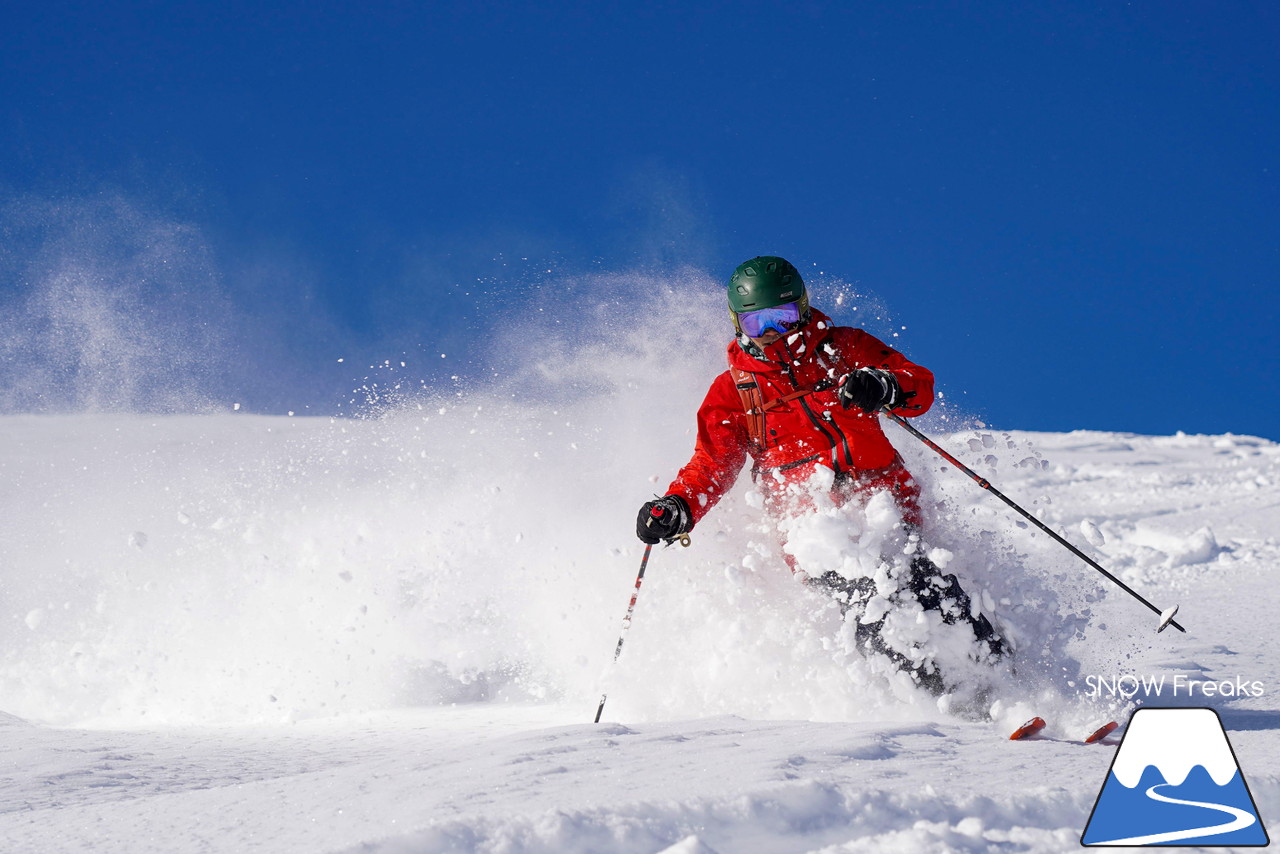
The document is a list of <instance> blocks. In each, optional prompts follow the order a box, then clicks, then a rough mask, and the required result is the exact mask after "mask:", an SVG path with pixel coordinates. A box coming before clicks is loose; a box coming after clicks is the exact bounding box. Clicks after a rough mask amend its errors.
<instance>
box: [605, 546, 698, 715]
mask: <svg viewBox="0 0 1280 854" xmlns="http://www.w3.org/2000/svg"><path fill="white" fill-rule="evenodd" d="M676 542H678V543H680V545H682V546H684V547H685V548H688V547H689V535H688V534H681V535H680V536H678V537H672V538H671V539H669V540H667V545H671V544H672V543H676ZM651 551H653V544H652V543H650V544H649V545H646V546H645V547H644V557H642V558H641V559H640V572H639V573H637V575H636V589H635V592H633V593H632V594H631V602H630V604H628V605H627V615H626V616H625V617H623V618H622V632H621V634H619V635H618V646H617V647H616V648H615V649H614V650H613V661H612V662H610V666H613V665H614V664H617V662H618V656H620V655H622V642H623V641H624V640H625V639H626V637H627V629H629V628H631V615H632V613H634V612H635V610H636V599H638V598H639V597H640V583H641V582H643V581H644V568H645V567H646V566H648V565H649V552H651ZM607 699H609V692H608V691H605V692H604V693H602V694H601V695H600V705H599V706H598V707H596V719H595V723H600V716H601V715H602V714H604V701H605V700H607Z"/></svg>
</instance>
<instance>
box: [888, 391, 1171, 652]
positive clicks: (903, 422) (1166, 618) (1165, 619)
mask: <svg viewBox="0 0 1280 854" xmlns="http://www.w3.org/2000/svg"><path fill="white" fill-rule="evenodd" d="M880 411H881V412H882V413H884V414H885V415H887V416H889V417H890V418H892V419H893V420H894V421H896V422H897V423H898V426H900V427H902V428H903V429H904V430H906V431H907V432H908V433H910V434H911V435H912V436H915V437H916V438H917V439H919V440H920V441H921V442H924V443H925V444H926V445H928V446H929V448H931V449H932V450H933V451H934V452H935V453H937V454H938V456H940V457H942V458H943V459H944V460H946V461H947V462H949V463H951V464H952V465H953V466H955V467H956V468H958V469H960V471H962V472H964V473H965V474H967V475H968V476H969V477H971V478H973V481H974V482H975V483H977V484H978V486H981V487H982V488H983V489H985V490H987V491H988V492H990V493H991V494H992V495H994V496H995V497H996V498H999V499H1000V500H1001V501H1003V502H1004V503H1005V504H1008V505H1009V506H1010V507H1012V508H1013V509H1014V510H1016V511H1018V512H1019V513H1021V514H1022V516H1023V517H1024V518H1025V519H1026V520H1027V521H1028V522H1030V523H1031V524H1033V525H1035V526H1036V527H1037V528H1039V529H1040V530H1042V531H1044V532H1045V533H1046V534H1048V535H1049V536H1050V537H1053V538H1054V539H1055V540H1057V541H1058V542H1059V543H1061V544H1062V545H1064V546H1066V547H1067V548H1068V549H1069V550H1070V551H1071V553H1072V554H1074V555H1075V556H1076V557H1078V558H1080V559H1081V560H1082V561H1084V562H1085V563H1087V564H1089V566H1091V567H1093V568H1094V569H1096V570H1098V572H1101V573H1102V574H1103V575H1105V576H1106V577H1107V578H1109V579H1111V580H1112V581H1113V582H1115V583H1116V585H1117V586H1119V588H1120V589H1121V590H1123V591H1124V592H1125V593H1128V594H1129V595H1130V596H1132V597H1133V598H1134V599H1137V600H1138V601H1139V602H1141V603H1142V604H1143V605H1146V606H1147V607H1148V608H1150V609H1151V610H1152V611H1154V612H1155V613H1157V614H1159V615H1160V627H1159V628H1157V629H1156V633H1157V634H1158V633H1160V632H1162V631H1164V630H1165V628H1166V627H1168V626H1173V627H1174V628H1175V629H1177V630H1178V631H1180V632H1185V631H1186V629H1184V628H1183V627H1182V626H1180V625H1178V623H1177V621H1176V620H1174V619H1173V617H1174V615H1175V614H1177V612H1178V606H1177V605H1175V606H1173V607H1172V608H1170V609H1169V610H1167V611H1161V610H1160V609H1159V608H1157V607H1156V606H1155V605H1152V604H1151V603H1150V602H1148V601H1147V600H1146V599H1144V598H1143V597H1142V595H1141V594H1139V593H1138V592H1137V591H1136V590H1134V589H1133V588H1131V587H1130V586H1129V585H1127V584H1125V583H1124V582H1123V581H1121V580H1120V579H1118V578H1116V577H1115V576H1114V575H1112V574H1111V573H1109V572H1107V571H1106V570H1105V569H1104V568H1103V567H1102V565H1101V564H1099V563H1098V562H1097V561H1095V560H1093V559H1092V558H1091V557H1089V556H1088V555H1087V554H1085V553H1084V552H1082V551H1080V550H1079V549H1078V548H1076V547H1075V546H1073V545H1071V543H1069V542H1067V541H1066V540H1065V539H1063V538H1062V537H1061V536H1059V535H1058V533H1057V532H1056V531H1054V530H1053V529H1051V528H1050V527H1049V526H1048V525H1046V524H1044V523H1043V522H1041V521H1040V520H1039V519H1037V518H1036V517H1035V516H1032V515H1031V514H1030V513H1028V512H1027V511H1026V510H1023V509H1022V508H1021V507H1019V506H1018V505H1017V504H1015V503H1014V502H1013V501H1012V499H1010V498H1009V497H1008V496H1007V495H1005V494H1004V493H1003V492H1001V491H1000V490H998V489H996V488H995V487H994V486H992V485H991V482H990V481H988V480H987V479H986V478H984V477H982V476H981V475H979V474H978V473H977V472H975V471H974V470H973V469H971V468H969V467H968V466H966V465H965V464H964V463H962V462H960V461H959V460H957V459H956V458H955V457H953V456H951V454H949V453H947V452H946V450H944V449H943V448H942V446H940V445H939V444H938V443H937V442H934V441H933V440H932V439H930V438H929V437H928V436H926V435H925V434H923V433H921V432H920V431H919V430H917V429H916V428H915V427H913V426H911V424H909V423H908V422H907V419H905V418H903V417H902V416H901V415H895V414H894V413H892V412H890V411H889V410H887V409H882V410H880Z"/></svg>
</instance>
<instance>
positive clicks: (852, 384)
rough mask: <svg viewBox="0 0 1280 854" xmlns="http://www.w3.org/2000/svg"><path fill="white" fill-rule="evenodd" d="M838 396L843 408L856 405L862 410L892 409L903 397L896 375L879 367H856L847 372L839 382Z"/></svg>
mask: <svg viewBox="0 0 1280 854" xmlns="http://www.w3.org/2000/svg"><path fill="white" fill-rule="evenodd" d="M839 397H840V405H841V406H843V407H844V408H845V409H848V408H849V407H850V406H856V407H858V408H859V409H861V410H862V411H863V412H875V411H876V410H878V409H881V408H883V407H888V408H889V409H893V408H894V407H895V406H897V405H898V404H900V403H902V401H903V400H904V399H905V398H904V396H903V394H902V386H900V385H898V379H897V377H895V376H894V375H893V374H891V373H889V372H888V371H882V370H880V369H879V368H858V369H857V370H856V371H854V372H853V373H851V374H849V376H847V377H845V379H844V382H843V383H841V384H840V392H839Z"/></svg>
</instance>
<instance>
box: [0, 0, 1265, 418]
mask: <svg viewBox="0 0 1280 854" xmlns="http://www.w3.org/2000/svg"><path fill="white" fill-rule="evenodd" d="M0 23H2V24H3V25H2V26H0V193H3V194H4V199H5V200H6V208H5V211H6V213H5V219H4V220H0V229H3V232H2V233H3V236H4V237H5V243H6V249H5V251H4V252H3V253H0V271H2V272H3V273H4V274H5V281H3V282H0V286H2V287H3V288H4V299H5V300H6V301H7V303H8V304H15V303H14V301H15V300H19V299H22V298H24V296H26V295H27V294H26V292H27V291H29V290H30V288H32V287H33V282H34V281H36V280H38V279H39V278H40V271H41V270H47V269H48V268H49V266H50V265H51V264H53V263H54V260H52V259H56V257H58V253H60V252H61V253H71V254H75V253H77V252H81V253H84V252H89V251H90V249H87V248H85V247H86V246H88V245H90V244H92V245H93V246H94V247H96V248H93V249H92V251H94V252H98V253H106V254H107V255H110V254H111V253H112V252H113V251H114V252H117V253H119V254H121V255H125V254H128V253H130V252H135V253H136V251H138V247H139V246H144V245H150V241H151V240H152V238H151V237H147V236H145V235H143V234H142V233H141V231H142V230H145V228H144V226H142V225H139V223H140V222H142V223H151V224H152V225H154V223H156V222H166V223H181V224H185V225H187V226H190V228H192V229H194V230H195V231H196V232H197V233H198V235H199V239H198V240H192V241H188V242H186V243H183V242H182V241H181V240H180V241H179V244H180V245H181V246H183V247H185V249H184V257H185V259H186V260H185V261H184V263H186V264H188V265H191V269H195V270H198V271H201V272H198V273H194V274H192V273H189V274H188V275H186V276H184V277H179V278H178V279H174V280H165V279H163V277H160V278H158V279H156V280H155V284H154V288H155V289H157V292H156V293H152V294H151V295H150V296H151V298H154V300H156V301H158V302H162V303H166V304H172V305H181V304H182V300H183V297H182V296H181V295H175V294H174V293H172V291H174V290H183V289H187V290H190V291H191V292H192V293H191V294H188V295H187V296H186V299H188V302H189V303H192V304H188V305H187V306H186V308H185V309H182V308H179V309H175V310H177V311H183V310H185V311H188V312H194V315H193V316H195V315H199V313H200V311H205V310H207V303H209V302H210V300H208V299H204V300H201V299H200V294H201V293H212V292H213V291H207V292H202V291H201V290H200V289H201V287H202V285H199V284H198V283H197V284H194V285H193V284H192V283H191V278H192V276H194V277H195V278H196V279H200V278H201V276H205V275H206V274H207V275H208V276H212V277H214V278H216V279H217V282H218V286H217V289H216V290H217V295H218V297H217V300H216V301H220V304H221V302H225V303H226V306H225V308H226V310H227V311H234V312H235V313H237V316H241V317H254V318H256V320H255V321H254V322H252V323H241V324H239V325H238V327H237V328H238V329H239V330H240V334H241V335H242V336H243V340H241V341H240V342H239V345H238V346H239V347H240V350H239V352H240V354H241V358H240V359H238V360H232V361H235V362H238V363H239V364H238V365H231V366H230V367H228V369H227V371H226V372H224V373H225V375H221V376H217V377H212V378H206V379H207V380H208V381H209V382H212V383H214V384H215V385H217V384H218V383H221V384H223V386H224V387H225V388H224V391H225V392H226V393H228V394H233V395H238V396H239V397H242V398H243V399H245V400H246V401H247V403H248V405H250V406H251V407H252V408H255V409H259V410H262V411H281V410H283V409H286V408H288V409H298V410H302V409H304V407H307V406H310V407H311V408H310V410H309V411H319V410H322V409H325V408H326V407H330V408H331V404H330V403H329V402H330V401H332V400H334V399H336V398H338V397H340V396H341V393H342V392H345V391H347V390H348V389H349V387H350V378H349V377H347V376H344V375H342V374H341V372H340V371H339V370H338V369H335V368H334V367H333V360H332V359H331V358H330V356H331V355H332V353H333V352H335V351H336V350H339V349H344V350H347V351H350V352H352V353H355V354H358V355H356V356H354V357H353V362H354V361H360V360H361V359H364V358H372V357H373V355H375V354H379V353H382V352H387V353H392V352H397V351H399V350H408V349H409V348H411V347H413V346H416V344H415V342H421V341H423V340H424V339H425V338H430V337H431V336H433V335H434V336H436V337H438V338H440V339H441V340H440V341H434V340H433V341H432V346H433V347H434V346H437V345H438V346H445V344H450V345H452V344H456V345H457V346H459V347H462V348H464V349H465V348H466V347H467V346H477V345H474V344H468V342H471V341H474V340H476V337H477V336H475V335H474V334H464V333H466V332H467V330H472V331H474V329H475V328H476V327H477V325H479V326H483V325H484V324H487V323H494V322H498V321H497V320H495V315H499V316H500V314H501V311H502V308H501V307H502V305H504V303H503V301H502V299H501V297H503V296H504V295H506V296H508V297H509V296H510V294H511V292H512V291H513V290H515V291H517V292H519V293H531V292H538V290H539V289H538V287H537V285H538V282H539V278H538V277H539V276H545V275H546V274H545V272H544V271H545V270H547V269H551V270H553V271H555V273H554V275H571V274H575V273H589V272H599V271H612V272H624V271H627V270H632V269H644V270H649V271H653V270H658V271H661V270H668V269H669V270H675V269H677V268H679V267H681V266H685V265H691V266H693V267H695V268H697V269H699V270H702V271H704V272H705V273H706V274H708V275H712V276H716V277H723V276H727V275H728V273H729V272H730V271H731V270H732V268H733V267H734V265H736V264H737V263H738V262H739V261H741V260H744V259H745V258H748V257H751V256H753V255H757V254H763V253H770V254H781V255H785V256H787V257H789V258H790V259H792V260H793V261H795V262H796V264H797V265H798V266H800V267H801V269H802V270H808V269H820V270H822V271H825V272H826V273H827V274H830V275H835V276H839V277H841V278H843V279H844V280H847V281H850V282H854V283H856V285H857V287H858V288H859V289H861V290H864V291H866V292H869V293H873V294H875V295H876V296H878V297H879V298H880V299H881V300H882V301H883V302H884V303H885V304H886V305H887V306H888V307H889V309H890V310H891V312H892V314H893V316H894V319H895V321H896V322H900V323H901V324H903V325H906V326H907V332H906V333H905V334H904V336H903V338H902V339H901V341H900V343H901V345H902V347H903V348H904V349H905V350H906V351H907V352H908V353H909V354H910V355H911V356H912V357H914V358H916V359H917V360H918V361H920V362H921V363H923V364H926V365H928V366H929V367H931V368H932V369H933V370H934V371H935V373H936V374H937V375H938V377H939V380H940V382H941V383H942V384H943V386H944V387H945V388H947V389H948V390H949V391H950V392H951V393H952V395H953V396H956V397H958V398H960V399H961V400H962V402H963V405H964V406H966V407H968V408H969V409H970V410H972V411H976V412H980V413H982V414H983V415H984V417H986V418H987V420H988V421H989V422H990V423H992V424H994V425H997V426H1001V427H1009V428H1023V429H1040V430H1070V429H1074V428H1079V427H1082V428H1096V429H1110V430H1129V431H1135V432H1147V433H1170V432H1173V431H1175V430H1179V429H1181V430H1186V431H1190V432H1215V433H1216V432H1226V431H1234V432H1241V433H1256V434H1260V435H1264V436H1268V437H1270V438H1277V439H1280V407H1278V406H1277V405H1276V404H1275V403H1274V402H1273V401H1272V392H1271V390H1272V388H1274V387H1275V385H1276V383H1277V381H1280V376H1277V371H1276V368H1275V364H1276V347H1275V345H1274V344H1273V343H1272V337H1273V328H1274V326H1275V324H1276V321H1277V315H1278V314H1280V312H1277V307H1278V305H1280V300H1278V299H1277V297H1276V291H1277V285H1278V284H1280V282H1278V279H1280V227H1278V226H1280V192H1278V191H1277V172H1278V171H1280V157H1278V156H1277V152H1280V86H1278V84H1280V12H1277V10H1276V8H1275V7H1274V6H1271V5H1270V4H1266V3H1238V2H1212V3H1210V2H1205V3H1179V2H1172V3H1170V2H1135V3H1128V4H1124V3H1116V2H1106V3H1035V4H1027V3H960V2H957V3H912V4H905V3H878V4H859V3H821V2H811V3H791V4H759V3H753V4H728V3H701V4H670V3H643V4H640V3H636V4H602V3H540V4H479V3H467V4H461V3H458V4H446V3H381V4H372V5H370V6H369V8H359V7H357V5H356V4H336V3H307V4H303V3H295V4H284V3H267V4H257V3H254V4H249V3H235V2H229V3H219V4H178V3H132V4H121V3H113V2H102V3H94V4H66V3H56V2H54V3H39V4H36V3H30V4H15V3H9V4H5V6H4V7H3V9H2V10H0ZM106 198H110V199H112V200H114V201H113V202H112V203H110V204H107V203H104V202H103V201H102V200H103V199H106ZM32 211H37V213H32ZM69 211H71V212H69ZM122 211H124V213H122ZM95 240H96V241H97V243H94V241H95ZM130 247H132V248H130ZM197 249H198V250H199V251H198V252H197ZM196 254H201V260H199V261H198V262H197V261H194V260H192V257H193V256H194V255H196ZM521 259H528V260H521ZM125 261H127V259H124V260H122V261H121V263H125ZM815 265H816V266H815ZM209 270H213V271H214V272H212V273H209V272H208V271H209ZM458 283H471V286H468V287H465V288H459V286H458ZM165 289H168V291H169V292H166V293H159V292H158V291H164V290H165ZM551 290H554V289H551ZM464 291H465V293H464ZM490 295H492V296H494V297H495V298H497V299H496V301H495V303H494V305H495V306H497V307H496V308H495V307H493V306H490V305H489V304H488V302H487V298H488V296H490ZM539 298H540V299H546V300H551V301H554V299H555V296H554V295H553V294H551V295H545V294H544V295H542V296H539ZM202 302H203V303H205V305H194V304H195V303H202ZM335 342H341V346H339V345H338V344H336V343H335ZM442 342H443V343H442ZM246 363H254V366H255V367H254V368H253V369H252V370H250V369H249V368H248V367H246ZM322 366H323V367H322ZM335 389H336V390H337V391H335Z"/></svg>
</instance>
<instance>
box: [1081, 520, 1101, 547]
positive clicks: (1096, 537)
mask: <svg viewBox="0 0 1280 854" xmlns="http://www.w3.org/2000/svg"><path fill="white" fill-rule="evenodd" d="M1080 533H1081V534H1083V535H1084V538H1085V539H1086V540H1088V542H1089V545H1091V546H1093V547H1094V548H1098V547H1100V546H1103V545H1106V542H1107V538H1106V537H1104V536H1102V531H1100V530H1098V526H1097V525H1095V524H1093V520H1092V519H1085V520H1084V521H1083V522H1081V523H1080Z"/></svg>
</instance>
